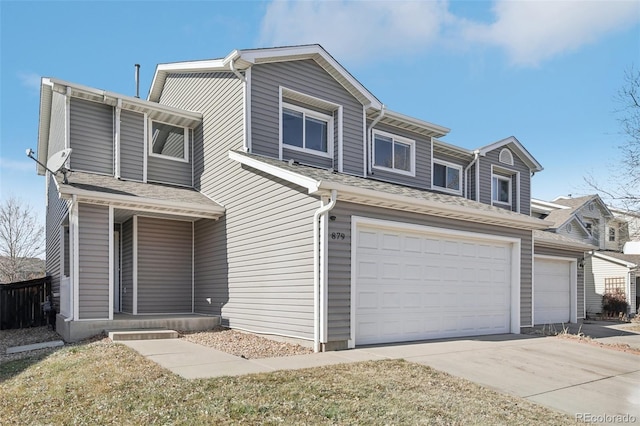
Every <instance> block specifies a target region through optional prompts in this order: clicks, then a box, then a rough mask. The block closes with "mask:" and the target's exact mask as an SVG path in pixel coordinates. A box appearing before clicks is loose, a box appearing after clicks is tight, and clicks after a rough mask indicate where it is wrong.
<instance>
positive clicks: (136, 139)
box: [120, 110, 146, 181]
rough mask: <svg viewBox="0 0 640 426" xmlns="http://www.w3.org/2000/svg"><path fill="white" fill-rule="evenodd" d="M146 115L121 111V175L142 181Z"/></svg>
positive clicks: (124, 177)
mask: <svg viewBox="0 0 640 426" xmlns="http://www.w3.org/2000/svg"><path fill="white" fill-rule="evenodd" d="M145 143H146V141H145V139H144V115H143V114H138V113H136V112H132V111H127V110H122V112H121V113H120V177H122V178H123V179H131V180H137V181H142V179H143V170H144V144H145Z"/></svg>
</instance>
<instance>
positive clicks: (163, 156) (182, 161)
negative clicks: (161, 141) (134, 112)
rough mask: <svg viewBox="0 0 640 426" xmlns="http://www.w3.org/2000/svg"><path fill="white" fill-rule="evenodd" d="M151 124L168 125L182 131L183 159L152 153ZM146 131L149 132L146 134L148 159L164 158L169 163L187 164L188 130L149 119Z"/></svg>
mask: <svg viewBox="0 0 640 426" xmlns="http://www.w3.org/2000/svg"><path fill="white" fill-rule="evenodd" d="M153 123H160V124H168V125H169V126H174V127H178V128H181V129H182V130H183V131H184V151H183V152H184V158H178V157H172V156H170V155H163V154H156V153H155V152H153ZM148 129H149V132H148V147H149V150H148V152H149V157H157V158H164V159H167V160H171V161H177V162H179V163H188V162H189V128H187V127H183V126H178V125H177V124H173V123H167V122H164V121H159V120H153V119H150V120H149V127H148Z"/></svg>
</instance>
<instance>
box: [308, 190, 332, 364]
mask: <svg viewBox="0 0 640 426" xmlns="http://www.w3.org/2000/svg"><path fill="white" fill-rule="evenodd" d="M337 197H338V191H336V190H335V189H332V190H331V199H330V200H329V203H328V204H326V205H324V206H322V207H320V208H319V209H318V210H316V212H315V213H314V214H313V350H314V352H320V326H321V320H320V294H321V292H322V293H324V289H325V286H326V278H327V277H326V276H325V277H324V278H325V279H324V280H323V282H320V228H319V224H318V221H319V219H320V216H322V215H323V214H325V213H327V212H328V211H329V210H331V209H332V208H334V207H335V205H336V199H337ZM321 202H322V201H321ZM323 319H324V318H323Z"/></svg>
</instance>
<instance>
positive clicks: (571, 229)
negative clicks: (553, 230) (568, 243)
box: [565, 223, 573, 232]
mask: <svg viewBox="0 0 640 426" xmlns="http://www.w3.org/2000/svg"><path fill="white" fill-rule="evenodd" d="M565 229H566V230H567V232H571V231H573V227H572V226H571V224H570V223H568V224H567V226H565Z"/></svg>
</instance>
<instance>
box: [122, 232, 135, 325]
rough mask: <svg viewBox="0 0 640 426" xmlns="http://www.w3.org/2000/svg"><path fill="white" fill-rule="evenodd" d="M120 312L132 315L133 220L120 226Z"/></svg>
mask: <svg viewBox="0 0 640 426" xmlns="http://www.w3.org/2000/svg"><path fill="white" fill-rule="evenodd" d="M120 263H121V274H122V278H121V279H122V282H121V287H122V293H121V303H122V312H127V313H130V314H132V313H133V219H129V220H127V221H126V222H124V223H123V224H122V255H121V257H120Z"/></svg>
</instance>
